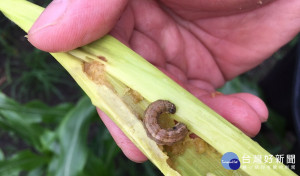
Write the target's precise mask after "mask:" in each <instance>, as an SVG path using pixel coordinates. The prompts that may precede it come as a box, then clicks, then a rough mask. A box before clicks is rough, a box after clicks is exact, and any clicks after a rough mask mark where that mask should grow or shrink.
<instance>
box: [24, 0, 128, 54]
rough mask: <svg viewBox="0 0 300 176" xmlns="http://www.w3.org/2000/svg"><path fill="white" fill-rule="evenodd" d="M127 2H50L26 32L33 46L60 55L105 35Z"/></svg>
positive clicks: (123, 0)
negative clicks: (61, 52)
mask: <svg viewBox="0 0 300 176" xmlns="http://www.w3.org/2000/svg"><path fill="white" fill-rule="evenodd" d="M126 4H127V0H109V1H107V0H53V1H52V3H50V4H49V6H48V7H47V8H46V9H45V11H44V12H43V13H42V14H41V16H40V17H39V18H38V19H37V21H36V22H35V23H34V25H33V26H32V27H31V29H30V30H29V32H28V40H29V42H30V43H32V44H33V45H34V46H35V47H37V48H39V49H41V50H44V51H48V52H60V51H67V50H72V49H74V48H77V47H80V46H83V45H85V44H87V43H90V42H92V41H94V40H96V39H98V38H100V37H102V36H103V35H105V34H107V33H108V32H109V31H110V30H111V29H112V27H113V26H114V25H115V23H116V22H117V20H118V19H119V17H120V16H121V14H122V12H123V10H124V8H125V6H126Z"/></svg>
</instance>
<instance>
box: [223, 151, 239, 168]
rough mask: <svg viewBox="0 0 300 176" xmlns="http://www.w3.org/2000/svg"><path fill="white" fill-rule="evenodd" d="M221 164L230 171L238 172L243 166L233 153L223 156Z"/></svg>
mask: <svg viewBox="0 0 300 176" xmlns="http://www.w3.org/2000/svg"><path fill="white" fill-rule="evenodd" d="M221 163H222V165H223V167H224V168H225V169H228V170H237V169H238V168H240V166H241V163H240V160H239V157H238V156H237V155H236V154H235V153H233V152H227V153H225V154H224V155H223V156H222V159H221Z"/></svg>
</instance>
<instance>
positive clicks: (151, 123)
mask: <svg viewBox="0 0 300 176" xmlns="http://www.w3.org/2000/svg"><path fill="white" fill-rule="evenodd" d="M175 112H176V106H175V105H174V104H173V103H171V102H169V101H167V100H157V101H155V102H153V103H151V104H150V105H149V106H148V107H147V109H146V110H145V117H144V121H143V122H144V126H145V128H146V131H147V135H148V136H149V137H150V138H151V139H153V140H154V141H155V142H156V143H157V144H160V145H173V144H174V143H175V142H178V141H180V140H182V139H184V138H185V136H186V135H187V133H188V129H187V127H186V126H185V125H184V124H183V123H177V124H176V125H175V126H174V127H172V128H168V129H163V128H161V127H160V126H159V124H158V122H157V118H158V117H159V116H160V115H161V114H162V113H171V114H174V113H175Z"/></svg>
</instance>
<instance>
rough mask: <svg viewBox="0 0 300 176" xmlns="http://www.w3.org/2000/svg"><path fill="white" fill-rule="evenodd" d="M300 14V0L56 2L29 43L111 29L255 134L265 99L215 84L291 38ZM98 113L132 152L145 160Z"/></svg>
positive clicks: (50, 47)
mask: <svg viewBox="0 0 300 176" xmlns="http://www.w3.org/2000/svg"><path fill="white" fill-rule="evenodd" d="M299 17H300V1H298V0H290V1H285V0H277V1H273V0H255V1H253V0H236V1H232V0H226V1H222V2H220V1H217V0H213V1H202V0H198V1H194V0H186V1H180V0H162V1H159V2H156V1H152V0H110V1H105V0H86V1H84V0H73V1H68V0H54V1H53V2H52V3H51V4H50V5H49V6H48V7H47V9H46V10H45V12H44V13H43V14H42V15H41V17H40V18H39V19H38V20H37V21H36V23H35V24H34V25H33V27H32V28H31V30H30V31H29V33H28V40H29V41H30V42H31V43H32V44H33V45H34V46H36V47H37V48H39V49H41V50H45V51H48V52H58V51H67V50H71V49H74V48H77V47H79V46H82V45H85V44H87V43H90V42H92V41H94V40H96V39H98V38H100V37H101V36H103V35H105V34H107V33H110V34H111V35H113V36H114V37H116V38H117V39H119V40H120V41H121V42H123V43H124V44H126V45H127V46H129V47H130V48H132V49H133V50H134V51H136V52H137V53H139V54H140V55H141V56H143V57H144V58H145V59H147V60H148V61H149V62H151V63H152V64H154V65H155V66H157V67H158V68H159V69H161V70H162V71H163V72H165V73H166V74H167V75H168V76H170V77H171V78H173V79H174V80H175V81H176V82H178V83H179V84H180V85H182V86H183V87H184V88H186V89H187V90H188V91H190V92H191V93H192V94H194V95H195V96H196V97H198V98H199V99H200V100H201V101H203V102H204V103H206V104H207V105H208V106H210V107H211V108H212V109H214V110H215V111H216V112H218V113H219V114H220V115H221V116H223V117H224V118H226V119H227V120H228V121H230V122H231V123H232V124H234V125H235V126H237V127H238V128H240V129H241V130H242V131H243V132H245V133H246V134H247V135H248V136H250V137H253V136H255V135H256V134H257V133H258V132H259V130H260V126H261V123H262V122H265V121H266V120H267V118H268V110H267V108H266V106H265V104H264V103H263V102H262V101H261V100H260V99H259V98H258V97H255V96H253V95H251V94H247V93H236V94H231V95H223V94H216V93H215V89H216V88H218V87H220V86H222V85H223V84H224V83H225V82H226V81H227V80H230V79H232V78H234V77H236V76H238V75H239V74H241V73H243V72H245V71H247V70H249V69H251V68H253V67H255V66H256V65H258V64H259V63H261V62H262V61H263V60H265V59H266V58H268V57H269V56H270V55H271V54H272V53H273V52H275V51H276V50H277V49H278V48H280V47H281V46H282V45H284V44H285V43H287V42H288V41H289V40H291V39H292V38H293V37H294V36H295V35H296V34H297V33H298V32H299V29H300V18H299ZM212 95H216V96H212ZM98 112H99V115H100V117H101V119H102V120H103V122H104V123H105V125H106V126H107V128H108V130H109V131H110V133H111V134H112V136H113V138H114V139H115V141H116V143H117V144H118V145H119V147H120V148H121V149H122V150H123V152H124V154H125V155H126V156H127V157H128V158H129V159H131V160H133V161H136V162H142V161H145V160H146V157H145V156H144V155H143V154H142V153H141V152H140V151H139V150H138V149H137V148H136V147H135V146H134V144H133V143H132V142H131V141H130V140H129V139H128V138H127V137H126V136H125V135H124V134H123V133H122V132H121V130H120V129H119V128H118V127H117V126H116V125H115V124H114V123H113V122H112V121H111V120H110V119H109V118H108V117H107V116H106V115H105V114H104V113H103V112H101V111H100V110H99V111H98Z"/></svg>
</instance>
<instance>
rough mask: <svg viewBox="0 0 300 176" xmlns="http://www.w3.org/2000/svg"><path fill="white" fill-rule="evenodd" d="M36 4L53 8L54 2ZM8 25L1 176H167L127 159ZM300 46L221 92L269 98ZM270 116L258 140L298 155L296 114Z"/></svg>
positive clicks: (56, 71)
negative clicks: (267, 81)
mask: <svg viewBox="0 0 300 176" xmlns="http://www.w3.org/2000/svg"><path fill="white" fill-rule="evenodd" d="M33 2H34V3H36V4H39V5H41V6H44V7H45V6H46V5H47V4H48V3H49V2H50V1H49V0H44V1H37V0H34V1H33ZM0 26H1V28H0V47H1V50H0V89H1V93H0V176H14V175H28V176H36V175H37V176H40V175H56V176H59V175H62V176H67V175H70V176H72V175H79V176H98V175H104V176H105V175H109V176H110V175H116V176H117V175H132V176H134V175H161V173H160V172H159V171H158V170H157V169H156V168H155V167H154V166H153V165H152V163H151V162H149V161H148V162H146V163H143V164H137V163H133V162H131V161H130V160H128V159H127V158H126V157H125V156H124V155H123V154H122V152H121V151H120V149H119V148H118V147H117V145H116V144H115V142H114V141H113V139H112V138H111V136H110V134H109V132H108V131H107V129H106V128H105V126H104V124H103V123H102V122H101V120H100V119H99V117H98V115H97V113H96V111H95V108H94V107H93V106H92V104H91V102H90V101H89V99H88V98H87V97H86V96H85V95H84V94H83V93H82V91H81V90H80V88H79V87H78V85H77V84H76V83H75V82H74V81H73V79H72V78H71V77H70V76H69V75H68V73H67V72H66V71H65V70H64V69H63V68H62V67H61V66H60V65H59V63H57V62H56V61H55V60H54V59H53V58H52V57H51V56H50V55H49V54H48V53H45V52H42V51H39V50H37V49H35V48H33V47H32V46H31V45H30V44H29V42H27V40H26V38H25V37H24V36H25V35H26V34H25V33H24V32H23V31H22V30H21V29H19V28H18V27H17V26H16V25H15V24H13V23H11V22H10V21H8V20H7V19H6V18H5V17H4V16H3V15H2V14H0ZM297 42H298V38H297V37H296V38H295V39H294V40H293V41H292V42H290V43H289V44H288V45H286V46H285V47H283V48H282V49H281V50H280V51H278V52H277V53H275V54H274V55H273V56H272V57H271V58H270V59H269V60H267V61H266V62H264V63H263V64H261V65H260V66H258V67H257V68H255V69H253V70H251V71H249V72H247V73H246V74H244V75H241V76H239V77H237V78H236V79H234V80H232V81H230V82H228V83H226V85H224V86H223V87H222V88H221V89H219V91H221V92H223V93H225V94H228V93H235V92H249V93H252V94H255V95H257V96H259V97H261V98H263V99H264V100H266V101H267V100H268V98H267V97H266V94H265V92H264V90H263V87H264V86H263V84H261V82H263V80H264V78H265V77H266V75H267V74H268V73H269V72H270V70H272V68H273V67H274V65H276V63H277V62H279V61H280V60H282V58H284V57H285V56H286V55H287V53H289V52H290V51H291V50H292V48H294V47H295V45H296V43H297ZM9 97H10V98H9ZM269 111H270V117H269V120H268V122H266V123H264V124H263V125H262V130H261V132H260V134H259V135H258V136H257V137H255V138H254V139H255V140H256V141H257V142H258V143H259V144H260V145H262V146H263V147H264V148H265V149H266V150H268V151H269V152H270V153H272V154H274V155H275V154H293V153H295V151H296V150H297V149H296V148H295V146H296V142H297V137H296V134H295V131H294V129H293V128H294V127H293V124H292V123H291V122H290V118H291V117H286V116H285V114H284V113H281V112H278V111H277V109H274V108H273V107H272V106H269ZM288 116H289V115H288Z"/></svg>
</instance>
